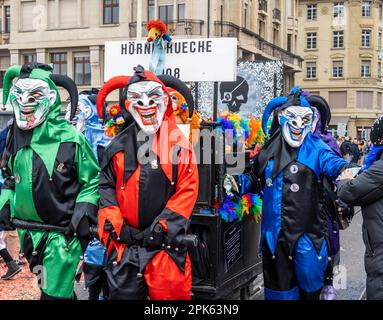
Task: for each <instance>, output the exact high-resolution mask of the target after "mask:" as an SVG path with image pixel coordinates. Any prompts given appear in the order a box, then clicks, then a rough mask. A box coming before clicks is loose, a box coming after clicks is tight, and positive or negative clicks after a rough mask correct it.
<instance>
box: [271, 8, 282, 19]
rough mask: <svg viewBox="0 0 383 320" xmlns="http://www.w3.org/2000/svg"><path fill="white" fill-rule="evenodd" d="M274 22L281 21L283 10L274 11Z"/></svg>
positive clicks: (276, 9)
mask: <svg viewBox="0 0 383 320" xmlns="http://www.w3.org/2000/svg"><path fill="white" fill-rule="evenodd" d="M273 20H277V21H281V10H279V9H278V8H274V9H273Z"/></svg>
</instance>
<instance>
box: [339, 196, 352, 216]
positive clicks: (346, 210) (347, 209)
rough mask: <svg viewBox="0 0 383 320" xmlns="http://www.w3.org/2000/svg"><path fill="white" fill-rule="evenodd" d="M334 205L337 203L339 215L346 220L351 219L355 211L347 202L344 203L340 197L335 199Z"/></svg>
mask: <svg viewBox="0 0 383 320" xmlns="http://www.w3.org/2000/svg"><path fill="white" fill-rule="evenodd" d="M336 205H337V210H338V214H339V215H342V216H343V217H344V218H346V219H348V220H352V218H353V217H354V213H355V212H354V207H351V206H349V205H348V204H346V203H345V202H343V201H342V200H340V199H337V200H336Z"/></svg>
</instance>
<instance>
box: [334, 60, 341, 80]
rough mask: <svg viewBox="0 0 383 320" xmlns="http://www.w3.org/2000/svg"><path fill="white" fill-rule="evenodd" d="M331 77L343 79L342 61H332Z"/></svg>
mask: <svg viewBox="0 0 383 320" xmlns="http://www.w3.org/2000/svg"><path fill="white" fill-rule="evenodd" d="M332 76H333V77H334V78H343V61H334V62H333V64H332Z"/></svg>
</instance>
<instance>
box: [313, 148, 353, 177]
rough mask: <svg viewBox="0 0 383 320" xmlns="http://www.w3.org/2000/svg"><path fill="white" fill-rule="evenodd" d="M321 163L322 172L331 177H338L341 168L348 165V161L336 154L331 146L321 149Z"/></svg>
mask: <svg viewBox="0 0 383 320" xmlns="http://www.w3.org/2000/svg"><path fill="white" fill-rule="evenodd" d="M319 164H320V171H321V173H322V174H324V175H325V176H326V177H329V178H331V179H336V178H337V177H338V175H339V174H340V172H341V170H342V169H344V168H347V167H348V162H347V161H345V160H344V159H342V158H341V157H339V156H338V155H336V154H335V153H334V152H333V151H332V150H331V149H330V148H325V149H322V150H321V151H320V154H319Z"/></svg>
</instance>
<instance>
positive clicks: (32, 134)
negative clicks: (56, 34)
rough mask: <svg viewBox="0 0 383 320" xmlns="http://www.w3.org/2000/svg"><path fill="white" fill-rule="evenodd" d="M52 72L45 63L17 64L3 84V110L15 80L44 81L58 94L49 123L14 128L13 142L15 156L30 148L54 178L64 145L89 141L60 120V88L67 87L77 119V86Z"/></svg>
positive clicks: (49, 116)
mask: <svg viewBox="0 0 383 320" xmlns="http://www.w3.org/2000/svg"><path fill="white" fill-rule="evenodd" d="M52 70H53V67H52V65H47V64H42V63H31V64H25V65H23V66H17V65H15V66H12V67H10V68H9V69H8V70H7V72H6V73H5V76H4V81H3V85H4V89H3V108H4V107H5V105H6V103H7V101H8V98H9V96H10V95H11V90H12V88H13V86H14V84H13V80H15V79H32V80H39V81H44V82H46V83H47V84H48V86H49V89H50V91H51V92H54V93H55V95H52V93H51V95H52V96H53V97H55V99H54V101H53V100H52V101H50V105H49V110H48V113H47V115H46V116H45V118H44V119H45V120H43V121H42V122H41V123H39V124H38V125H37V126H36V127H33V128H32V129H30V130H25V129H20V128H19V127H18V125H17V124H14V125H13V143H12V150H10V152H11V153H12V154H15V153H16V152H17V151H18V150H19V149H21V148H23V147H25V146H30V147H31V148H32V149H33V150H34V151H35V152H36V153H37V154H38V155H39V157H40V158H41V159H42V161H43V162H44V165H45V167H46V169H47V171H48V174H49V176H50V177H51V176H52V173H53V169H54V164H55V160H56V156H57V152H58V149H59V147H60V144H61V143H64V142H73V143H76V144H83V143H84V140H85V139H83V137H82V136H81V133H79V132H77V130H76V129H75V128H74V127H73V126H72V125H70V124H69V123H68V122H67V121H66V120H64V119H62V118H60V117H59V116H60V111H61V98H60V94H59V91H58V88H57V87H58V86H60V87H63V88H64V89H66V90H67V91H68V93H69V95H70V101H71V106H72V109H71V119H73V117H74V116H75V114H76V108H77V104H78V91H77V87H76V84H75V83H74V81H73V80H72V79H70V78H69V77H67V76H64V75H56V74H52ZM36 82H37V81H36ZM16 83H17V82H16ZM11 96H12V95H11ZM16 100H17V99H15V98H13V99H12V101H11V105H12V107H13V109H14V113H15V111H16V110H15V105H16V103H17V101H16ZM16 107H17V105H16ZM15 122H16V121H15Z"/></svg>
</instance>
